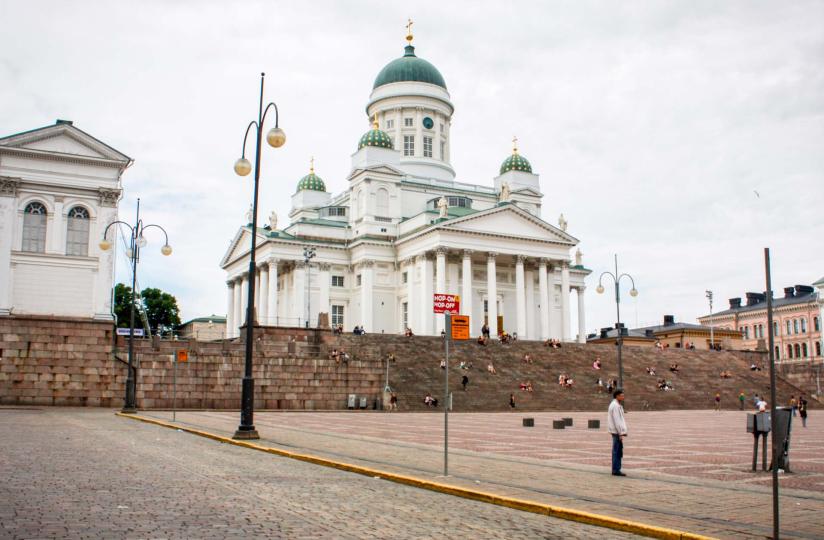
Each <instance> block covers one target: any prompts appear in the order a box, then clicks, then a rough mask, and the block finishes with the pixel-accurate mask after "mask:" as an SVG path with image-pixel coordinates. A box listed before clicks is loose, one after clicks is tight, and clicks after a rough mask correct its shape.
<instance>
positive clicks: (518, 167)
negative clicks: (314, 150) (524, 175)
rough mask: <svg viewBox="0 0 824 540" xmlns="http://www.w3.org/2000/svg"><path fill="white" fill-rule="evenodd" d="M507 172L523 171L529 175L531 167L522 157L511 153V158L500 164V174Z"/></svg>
mask: <svg viewBox="0 0 824 540" xmlns="http://www.w3.org/2000/svg"><path fill="white" fill-rule="evenodd" d="M509 171H524V172H528V173H531V172H532V165H530V164H529V161H527V159H526V158H525V157H524V156H522V155H521V154H516V153H514V152H513V154H512V155H511V156H509V157H508V158H506V159H505V160H504V162H503V163H501V174H504V173H505V172H509Z"/></svg>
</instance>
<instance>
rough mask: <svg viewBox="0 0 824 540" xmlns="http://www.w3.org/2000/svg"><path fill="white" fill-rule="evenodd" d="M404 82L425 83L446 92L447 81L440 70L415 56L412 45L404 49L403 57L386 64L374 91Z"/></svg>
mask: <svg viewBox="0 0 824 540" xmlns="http://www.w3.org/2000/svg"><path fill="white" fill-rule="evenodd" d="M404 81H417V82H425V83H429V84H434V85H436V86H440V87H441V88H443V89H444V90H446V81H444V80H443V75H441V72H440V71H438V68H436V67H435V66H433V65H432V64H430V63H429V62H427V61H426V60H424V59H423V58H418V57H417V56H415V47H413V46H412V45H407V46H406V47H405V48H404V55H403V56H401V57H400V58H397V59H395V60H392V61H391V62H389V63H388V64H386V66H385V67H384V68H383V69H382V70H381V72H380V73H378V76H377V77H376V78H375V84H374V85H373V86H372V89H373V90H374V89H375V88H377V87H378V86H383V85H384V84H390V83H396V82H404Z"/></svg>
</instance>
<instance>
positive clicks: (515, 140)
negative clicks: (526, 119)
mask: <svg viewBox="0 0 824 540" xmlns="http://www.w3.org/2000/svg"><path fill="white" fill-rule="evenodd" d="M512 153H513V154H517V153H518V137H515V136H513V137H512Z"/></svg>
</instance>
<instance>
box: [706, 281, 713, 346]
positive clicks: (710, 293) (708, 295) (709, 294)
mask: <svg viewBox="0 0 824 540" xmlns="http://www.w3.org/2000/svg"><path fill="white" fill-rule="evenodd" d="M706 296H707V300H709V301H710V350H713V351H714V350H715V335H714V332H713V330H714V328H713V325H712V291H710V290H707V294H706Z"/></svg>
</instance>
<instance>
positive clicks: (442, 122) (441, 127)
mask: <svg viewBox="0 0 824 540" xmlns="http://www.w3.org/2000/svg"><path fill="white" fill-rule="evenodd" d="M441 133H443V122H441Z"/></svg>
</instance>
